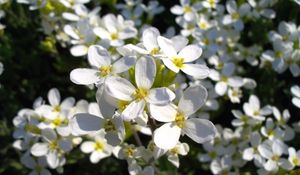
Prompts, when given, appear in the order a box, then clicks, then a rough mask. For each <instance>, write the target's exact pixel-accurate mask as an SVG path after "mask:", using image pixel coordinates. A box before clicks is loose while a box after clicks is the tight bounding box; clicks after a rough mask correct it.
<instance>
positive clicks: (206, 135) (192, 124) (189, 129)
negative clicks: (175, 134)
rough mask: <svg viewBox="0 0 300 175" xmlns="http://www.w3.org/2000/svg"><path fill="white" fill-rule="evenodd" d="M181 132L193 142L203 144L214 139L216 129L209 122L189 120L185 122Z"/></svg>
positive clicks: (195, 119) (197, 119)
mask: <svg viewBox="0 0 300 175" xmlns="http://www.w3.org/2000/svg"><path fill="white" fill-rule="evenodd" d="M183 132H184V134H186V135H187V136H189V137H190V138H191V139H192V140H194V141H195V142H197V143H204V142H207V141H210V140H212V139H213V138H214V137H215V135H216V133H217V129H216V127H215V126H214V124H213V123H212V122H211V121H209V120H206V119H199V118H191V119H188V120H186V121H185V124H184V128H183Z"/></svg>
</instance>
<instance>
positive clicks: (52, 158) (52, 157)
mask: <svg viewBox="0 0 300 175" xmlns="http://www.w3.org/2000/svg"><path fill="white" fill-rule="evenodd" d="M46 158H47V162H48V164H49V167H50V168H53V169H55V168H57V167H58V165H59V157H58V155H57V154H56V152H49V154H47V157H46Z"/></svg>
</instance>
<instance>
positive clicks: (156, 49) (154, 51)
mask: <svg viewBox="0 0 300 175" xmlns="http://www.w3.org/2000/svg"><path fill="white" fill-rule="evenodd" d="M158 53H159V48H157V47H154V48H153V49H152V50H151V51H150V55H156V54H158Z"/></svg>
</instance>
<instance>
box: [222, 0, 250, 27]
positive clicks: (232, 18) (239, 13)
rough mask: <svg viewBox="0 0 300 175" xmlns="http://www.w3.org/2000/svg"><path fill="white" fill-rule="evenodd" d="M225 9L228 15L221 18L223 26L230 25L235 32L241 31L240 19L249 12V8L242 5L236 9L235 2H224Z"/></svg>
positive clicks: (241, 22)
mask: <svg viewBox="0 0 300 175" xmlns="http://www.w3.org/2000/svg"><path fill="white" fill-rule="evenodd" d="M226 9H227V11H228V13H229V15H225V16H224V17H223V24H225V25H228V24H232V25H233V27H234V28H235V30H237V31H241V30H243V29H244V23H243V21H242V20H241V18H242V17H244V16H245V15H247V14H248V13H249V12H250V6H249V5H248V4H247V3H244V4H242V5H241V6H240V7H238V6H237V3H236V1H235V0H230V1H227V2H226Z"/></svg>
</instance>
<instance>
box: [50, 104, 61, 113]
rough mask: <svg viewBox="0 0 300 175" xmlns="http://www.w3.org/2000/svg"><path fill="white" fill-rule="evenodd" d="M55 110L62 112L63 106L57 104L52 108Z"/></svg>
mask: <svg viewBox="0 0 300 175" xmlns="http://www.w3.org/2000/svg"><path fill="white" fill-rule="evenodd" d="M52 111H53V112H60V111H61V107H60V106H59V105H56V106H54V107H53V109H52Z"/></svg>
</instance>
